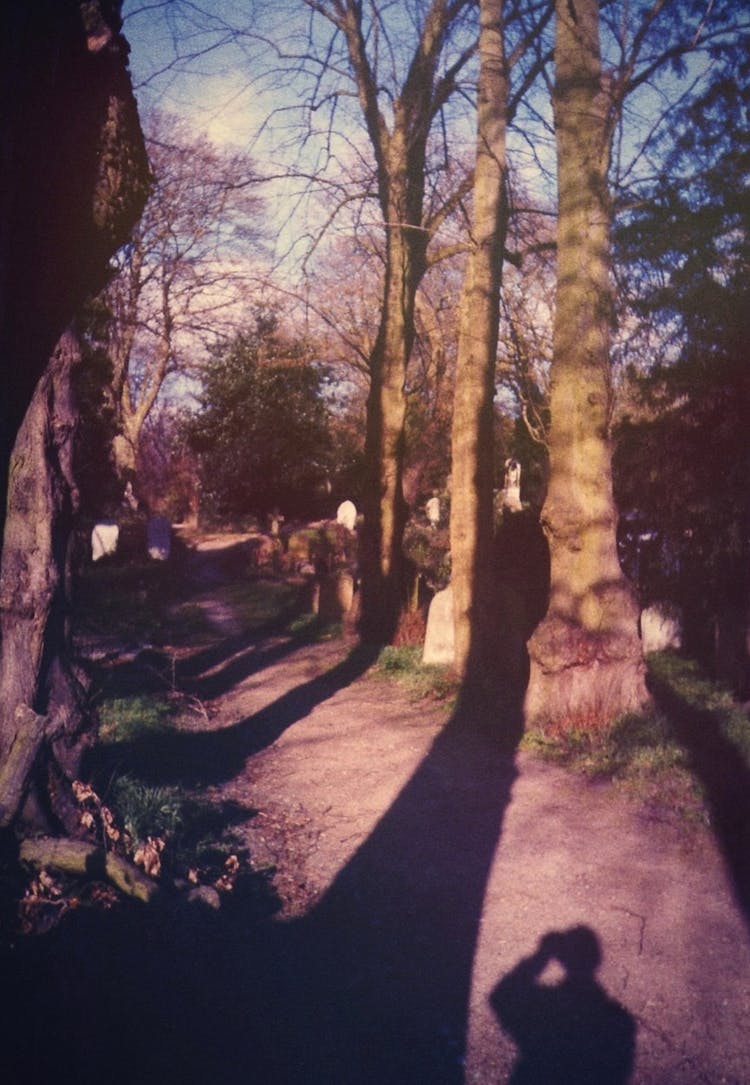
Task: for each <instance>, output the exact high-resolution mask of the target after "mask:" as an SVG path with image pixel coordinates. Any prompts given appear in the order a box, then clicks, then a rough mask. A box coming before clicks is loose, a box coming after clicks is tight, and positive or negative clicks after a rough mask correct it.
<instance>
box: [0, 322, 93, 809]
mask: <svg viewBox="0 0 750 1085" xmlns="http://www.w3.org/2000/svg"><path fill="white" fill-rule="evenodd" d="M79 360H80V352H79V347H78V341H77V339H76V337H75V335H74V334H73V333H72V332H70V331H68V332H66V333H64V335H63V336H62V338H61V339H60V342H59V344H58V346H57V349H56V351H55V353H54V355H53V357H52V359H51V361H50V364H49V366H48V367H47V370H46V372H45V374H44V375H43V377H42V379H41V380H40V382H39V384H38V385H37V389H36V392H35V394H34V397H33V399H32V401H31V404H30V406H29V409H28V411H27V412H26V415H25V417H24V420H23V423H22V425H21V429H20V430H19V433H18V438H17V440H16V444H15V446H14V449H13V455H12V457H11V465H10V476H9V487H8V515H7V518H6V522H5V535H4V539H3V551H2V562H1V563H0V634H1V636H2V641H1V644H2V651H1V652H0V699H1V700H0V826H5V825H7V824H8V822H9V821H10V820H11V819H12V818H13V816H14V815H15V813H16V810H17V809H18V806H19V805H20V803H21V800H22V798H23V796H24V793H25V790H26V788H27V785H28V783H29V777H30V774H31V771H32V768H33V767H34V765H35V762H36V761H37V757H38V755H39V751H40V748H41V746H42V745H43V744H44V743H45V742H48V743H50V744H51V749H52V750H54V752H55V755H56V756H55V760H56V761H57V762H58V765H60V764H62V765H63V766H64V770H63V771H64V772H66V773H70V775H74V774H75V771H76V769H77V767H78V754H77V752H76V750H77V745H78V739H79V736H80V725H81V717H80V713H79V712H78V711H77V707H78V705H77V683H76V679H75V676H74V675H73V674H72V672H71V670H70V668H69V665H68V662H67V660H66V659H65V649H66V646H67V645H66V642H67V636H66V610H67V607H66V571H67V550H68V540H69V537H70V531H71V527H72V522H73V516H74V514H75V511H76V502H77V495H76V489H75V482H74V480H73V475H72V451H73V448H72V446H73V436H74V430H75V424H76V411H75V406H74V403H73V399H72V394H71V383H70V371H71V367H72V366H73V365H74V364H76V363H77V362H78V361H79ZM48 783H49V781H45V784H48ZM61 803H64V799H62V798H61ZM52 805H53V806H54V805H56V804H55V803H54V802H53V803H52Z"/></svg>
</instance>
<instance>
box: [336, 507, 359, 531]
mask: <svg viewBox="0 0 750 1085" xmlns="http://www.w3.org/2000/svg"><path fill="white" fill-rule="evenodd" d="M336 523H337V524H342V525H343V526H344V527H345V528H346V530H347V531H354V528H355V527H356V526H357V507H356V505H355V504H354V502H353V501H342V502H341V504H340V505H339V507H338V509H337V510H336Z"/></svg>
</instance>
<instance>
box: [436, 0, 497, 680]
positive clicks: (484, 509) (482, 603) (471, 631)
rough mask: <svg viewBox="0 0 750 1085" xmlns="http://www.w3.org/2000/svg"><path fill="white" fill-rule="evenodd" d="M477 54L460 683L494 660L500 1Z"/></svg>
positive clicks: (458, 576) (461, 420)
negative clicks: (493, 566)
mask: <svg viewBox="0 0 750 1085" xmlns="http://www.w3.org/2000/svg"><path fill="white" fill-rule="evenodd" d="M479 57H480V71H479V89H478V102H477V155H476V166H475V172H474V215H473V222H472V231H471V249H470V251H469V257H468V263H467V267H466V273H465V278H464V284H463V291H462V296H461V304H460V310H459V336H458V357H457V362H456V384H455V392H454V397H453V429H452V467H451V517H450V540H451V583H452V586H453V610H454V630H455V667H456V670H457V671H458V673H459V674H460V675H461V676H462V678H463V679H464V681H465V683H466V684H467V685H469V686H476V685H478V684H481V683H483V682H484V681H485V680H486V679H487V678H489V677H490V676H491V673H492V669H493V662H494V661H493V659H492V637H491V629H492V624H493V618H494V615H493V614H492V596H493V570H492V539H493V529H494V516H493V485H494V432H493V431H494V407H493V400H494V394H495V359H496V355H497V336H498V321H499V308H500V284H501V277H502V261H503V247H504V242H505V232H506V214H507V208H506V203H505V199H504V186H505V172H506V167H505V136H506V127H507V108H508V73H507V70H506V62H505V50H504V41H503V0H482V2H481V3H480V33H479Z"/></svg>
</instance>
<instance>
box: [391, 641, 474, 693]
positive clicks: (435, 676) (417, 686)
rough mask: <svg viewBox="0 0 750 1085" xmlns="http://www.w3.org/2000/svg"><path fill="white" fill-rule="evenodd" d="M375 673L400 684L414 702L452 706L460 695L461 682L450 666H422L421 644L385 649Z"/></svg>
mask: <svg viewBox="0 0 750 1085" xmlns="http://www.w3.org/2000/svg"><path fill="white" fill-rule="evenodd" d="M374 673H375V674H376V675H380V676H382V677H383V678H387V679H389V680H391V681H395V682H398V684H399V685H400V686H401V687H402V688H403V689H404V690H405V691H406V693H407V694H408V695H409V696H410V697H412V698H413V699H414V700H420V701H421V700H426V699H429V700H433V701H444V702H449V703H452V702H453V701H454V700H455V698H456V696H457V694H458V682H457V680H456V678H455V676H454V675H453V674H452V672H451V670H450V669H449V668H448V667H439V666H436V665H434V664H424V663H422V645H421V644H409V645H404V646H400V647H386V648H383V650H382V651H381V653H380V655H379V656H378V661H377V663H376V665H375V668H374Z"/></svg>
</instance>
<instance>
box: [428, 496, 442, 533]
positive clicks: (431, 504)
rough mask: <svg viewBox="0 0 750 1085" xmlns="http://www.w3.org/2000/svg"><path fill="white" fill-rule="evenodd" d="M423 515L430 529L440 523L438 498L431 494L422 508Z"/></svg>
mask: <svg viewBox="0 0 750 1085" xmlns="http://www.w3.org/2000/svg"><path fill="white" fill-rule="evenodd" d="M424 511H425V515H426V517H427V519H428V521H429V524H430V527H437V526H438V524H439V523H440V498H439V497H438V496H437V494H433V495H432V497H431V498H430V499H429V501H428V502H427V504H426V505H425V507H424Z"/></svg>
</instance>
